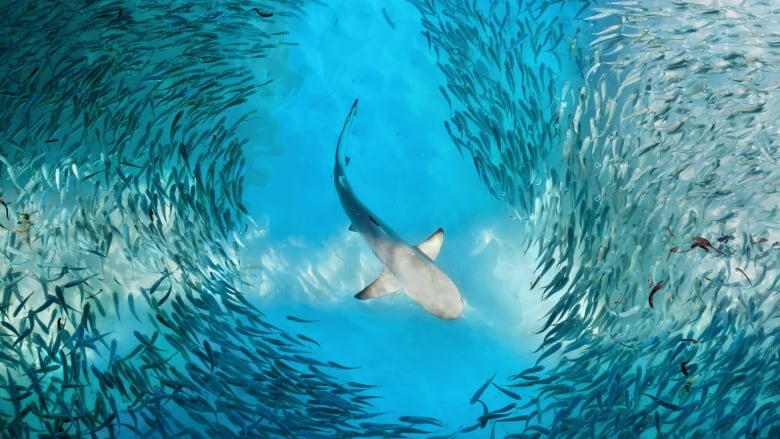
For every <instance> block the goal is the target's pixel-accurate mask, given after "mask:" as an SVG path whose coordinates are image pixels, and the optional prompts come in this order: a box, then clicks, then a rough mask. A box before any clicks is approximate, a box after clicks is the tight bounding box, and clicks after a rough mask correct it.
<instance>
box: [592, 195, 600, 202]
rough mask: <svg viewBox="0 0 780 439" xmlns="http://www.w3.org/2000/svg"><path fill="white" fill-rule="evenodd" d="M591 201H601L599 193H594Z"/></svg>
mask: <svg viewBox="0 0 780 439" xmlns="http://www.w3.org/2000/svg"><path fill="white" fill-rule="evenodd" d="M593 201H595V202H597V203H599V202H601V195H599V194H596V195H594V196H593Z"/></svg>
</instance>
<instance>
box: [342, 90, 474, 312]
mask: <svg viewBox="0 0 780 439" xmlns="http://www.w3.org/2000/svg"><path fill="white" fill-rule="evenodd" d="M357 105H358V100H357V99H355V102H354V103H353V104H352V107H351V109H350V111H349V114H348V115H347V118H346V120H345V121H344V126H343V127H342V128H341V132H340V133H339V137H338V142H337V144H336V160H335V165H334V166H333V180H334V183H335V185H336V192H337V193H338V196H339V200H340V201H341V206H342V207H343V208H344V212H346V214H347V216H348V217H349V219H350V221H351V222H352V224H351V225H350V227H349V229H350V230H352V231H353V232H357V233H359V234H360V235H361V236H362V237H363V239H365V241H366V243H367V244H368V246H369V247H370V248H371V251H372V252H373V253H374V255H376V257H377V258H378V259H379V260H380V261H382V264H384V269H383V271H382V273H381V274H380V275H379V277H378V278H377V279H376V280H375V281H374V282H372V283H371V284H369V285H368V286H366V287H365V288H363V290H361V291H360V292H359V293H357V294H355V298H357V299H360V300H368V299H376V298H380V297H384V296H387V295H390V294H394V293H396V292H399V291H403V292H405V293H406V295H407V296H409V297H410V298H411V299H412V300H414V301H415V302H417V303H418V304H420V305H421V306H422V307H423V308H424V309H425V310H426V311H428V312H430V313H431V314H433V315H435V316H437V317H440V318H442V319H445V320H455V319H457V318H458V317H460V316H461V314H463V308H464V303H463V297H462V296H461V294H460V290H458V287H457V286H456V285H455V283H454V282H453V281H452V280H451V279H450V278H449V277H448V276H447V275H446V274H445V273H444V272H443V271H442V270H441V269H440V268H439V267H438V266H436V264H435V263H434V261H435V260H436V257H437V256H438V255H439V250H440V249H441V245H442V243H443V242H444V231H443V230H442V229H441V228H439V229H438V230H436V231H435V232H433V234H431V236H430V237H428V239H426V240H425V241H423V242H421V243H420V244H418V245H416V246H411V245H409V244H408V243H407V242H406V241H404V240H403V239H402V238H401V237H400V236H399V235H398V233H396V232H395V231H394V230H393V229H392V228H390V226H388V225H387V224H386V223H385V222H384V221H382V220H381V219H380V218H379V217H378V216H377V215H376V214H375V213H374V212H372V211H371V210H370V209H369V208H368V207H367V206H366V205H365V204H363V202H361V201H360V199H358V197H357V196H356V195H355V193H354V191H353V190H352V186H351V185H350V184H349V180H348V179H347V175H346V172H345V171H346V167H347V165H348V164H349V157H347V156H346V155H345V152H344V143H345V142H346V137H347V135H348V132H349V128H350V126H351V125H352V120H353V119H354V118H355V115H356V114H357Z"/></svg>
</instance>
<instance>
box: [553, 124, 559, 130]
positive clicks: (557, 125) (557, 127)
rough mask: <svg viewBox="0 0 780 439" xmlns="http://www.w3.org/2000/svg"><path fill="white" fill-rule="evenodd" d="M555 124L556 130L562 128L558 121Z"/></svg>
mask: <svg viewBox="0 0 780 439" xmlns="http://www.w3.org/2000/svg"><path fill="white" fill-rule="evenodd" d="M553 126H554V127H555V129H556V130H557V129H559V128H560V125H559V124H558V122H555V124H553Z"/></svg>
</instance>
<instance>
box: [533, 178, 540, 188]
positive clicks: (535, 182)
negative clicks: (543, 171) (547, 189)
mask: <svg viewBox="0 0 780 439" xmlns="http://www.w3.org/2000/svg"><path fill="white" fill-rule="evenodd" d="M534 184H535V185H537V186H541V185H542V179H541V178H537V179H536V181H534Z"/></svg>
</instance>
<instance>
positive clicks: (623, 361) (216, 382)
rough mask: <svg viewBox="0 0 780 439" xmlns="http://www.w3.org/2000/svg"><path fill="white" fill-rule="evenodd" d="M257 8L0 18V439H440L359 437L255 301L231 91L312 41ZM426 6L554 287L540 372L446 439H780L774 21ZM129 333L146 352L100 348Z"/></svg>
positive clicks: (495, 182) (336, 383)
mask: <svg viewBox="0 0 780 439" xmlns="http://www.w3.org/2000/svg"><path fill="white" fill-rule="evenodd" d="M266 3H267V4H268V5H272V6H273V8H269V9H268V10H267V11H266V10H265V9H260V8H258V9H260V11H261V12H262V13H263V14H260V13H258V12H256V11H253V10H252V7H250V6H246V5H245V4H244V2H238V1H226V2H222V3H221V4H220V6H219V7H217V8H215V7H214V6H213V2H210V1H197V0H196V1H192V2H188V3H186V4H183V5H182V6H177V7H171V5H170V4H169V3H167V2H156V1H149V2H143V3H142V4H139V5H133V6H132V7H130V6H127V5H126V4H125V2H122V1H115V2H100V1H92V2H90V1H76V2H58V3H56V5H54V4H50V3H47V2H12V3H8V4H4V5H3V6H2V7H1V8H0V12H1V13H2V14H1V15H0V20H1V21H2V23H3V26H2V27H0V34H2V38H0V53H2V54H3V55H4V59H5V60H6V62H4V65H3V68H4V69H5V71H4V75H2V76H0V103H2V107H3V110H2V112H0V118H1V120H0V122H2V126H3V135H2V139H0V142H2V149H1V150H0V151H1V153H2V155H0V171H1V172H2V174H1V175H0V190H1V191H2V192H1V193H0V196H1V197H2V204H3V209H2V210H0V226H1V227H2V230H0V240H2V250H3V259H4V260H3V263H2V265H0V268H2V273H0V276H2V302H0V315H2V322H0V324H1V327H0V332H1V334H0V344H2V349H0V361H1V363H0V364H2V366H3V370H2V373H0V398H1V399H2V403H0V431H2V435H3V437H20V438H21V437H44V438H45V437H51V438H54V437H136V436H140V435H144V436H146V435H150V436H153V437H158V436H159V437H193V438H197V437H204V438H205V437H289V438H298V437H307V438H318V437H322V438H326V437H327V438H330V437H410V436H415V435H417V436H420V435H425V434H427V433H426V432H427V431H428V430H432V429H427V428H426V429H423V427H436V428H437V429H438V428H439V427H441V425H440V424H441V423H440V422H439V421H438V420H436V419H435V418H430V417H426V416H422V414H409V415H403V416H401V417H399V418H398V421H399V422H374V421H372V419H373V418H375V417H377V416H379V415H380V414H379V413H377V412H376V411H375V410H374V409H373V407H372V405H371V403H370V401H371V399H372V398H373V397H375V395H371V394H368V393H366V392H368V391H369V390H371V391H373V390H376V389H373V390H372V387H371V386H370V385H367V384H361V383H354V382H344V381H342V380H341V379H340V378H339V377H338V372H339V370H340V369H343V368H344V367H345V366H342V365H340V364H339V363H337V362H334V361H328V360H320V359H317V358H315V357H313V356H312V354H311V350H310V347H311V345H313V344H314V343H316V341H314V340H313V339H311V340H312V342H308V343H302V342H301V341H308V339H310V337H308V336H306V335H305V334H300V333H302V332H303V331H304V330H305V328H303V327H301V328H299V329H296V331H295V332H292V333H288V332H286V331H285V330H283V329H280V328H279V327H277V326H274V325H273V324H272V323H271V322H270V321H268V319H267V317H266V316H265V315H264V314H263V313H262V312H261V310H259V309H257V308H256V307H255V306H253V305H252V304H251V303H250V302H249V301H248V300H247V299H246V298H245V297H244V295H243V293H242V289H243V288H245V287H248V285H247V283H246V280H245V279H244V276H243V274H242V272H241V267H240V263H239V261H238V259H237V256H236V254H237V241H238V239H239V237H240V233H241V231H242V230H244V228H245V226H246V223H247V221H248V220H247V217H246V215H247V211H246V208H245V207H244V206H243V204H242V202H241V196H242V193H243V176H242V169H243V168H244V167H245V162H246V158H245V157H244V156H243V152H242V147H243V146H244V145H245V144H246V142H247V140H246V139H243V138H240V137H239V135H238V133H237V132H238V129H239V128H240V127H241V126H242V124H244V123H246V121H247V120H248V119H249V118H250V116H251V112H250V110H249V109H248V108H246V106H245V103H246V100H247V99H248V98H249V97H251V96H252V95H253V94H254V93H256V91H257V89H258V88H261V87H262V86H263V84H267V82H265V81H257V80H256V78H255V77H254V76H253V74H252V73H251V72H250V71H249V70H248V69H247V68H246V67H244V66H242V64H241V63H238V62H236V61H237V60H244V59H248V58H249V59H263V58H264V57H265V56H267V54H268V53H269V52H272V51H278V50H283V49H284V45H285V44H293V43H292V42H291V41H289V40H288V38H289V37H290V36H289V35H288V34H287V32H286V31H285V26H284V22H285V21H286V20H290V21H294V20H304V19H305V14H304V13H303V10H304V4H305V2H303V1H287V2H282V1H271V2H266ZM410 3H412V4H413V5H414V6H415V7H416V8H417V9H418V10H419V12H420V15H421V20H422V25H423V27H422V29H423V30H422V35H421V38H425V39H426V40H427V44H428V47H429V49H430V54H431V57H432V58H433V59H434V60H435V61H434V62H436V63H437V66H438V68H439V69H440V70H441V72H442V73H443V74H444V77H445V80H446V83H445V85H444V86H442V87H440V88H439V90H440V92H441V93H442V97H443V99H444V101H443V102H444V105H447V106H448V108H449V109H450V111H451V117H450V118H449V120H447V121H444V122H443V125H444V129H445V130H447V132H448V133H449V136H450V138H451V140H452V142H453V144H454V146H455V147H456V148H457V151H459V153H460V154H461V155H463V156H464V157H466V158H467V159H469V160H471V161H472V162H473V164H474V169H475V171H476V172H477V174H478V175H479V176H480V179H481V180H482V182H483V183H484V185H485V188H486V190H488V191H490V193H491V194H493V196H494V197H495V198H497V199H500V200H503V201H505V202H506V203H507V204H508V205H509V206H511V207H512V212H513V213H512V214H511V220H513V221H515V222H516V224H517V225H518V232H517V239H518V240H521V241H524V243H525V244H527V249H528V250H529V251H535V253H536V255H537V257H538V258H539V268H537V273H535V275H536V276H539V277H537V278H536V279H537V281H535V282H534V286H536V283H537V282H538V283H539V287H538V288H536V289H534V290H533V291H531V292H530V293H528V294H540V295H541V297H542V298H544V299H545V300H548V301H550V302H551V304H552V305H551V308H550V311H549V313H548V314H547V315H545V316H540V317H541V318H540V320H539V330H540V334H541V335H542V337H543V340H544V341H543V342H542V344H541V346H539V350H538V351H537V354H538V357H537V358H539V359H540V363H544V365H536V366H532V367H530V368H528V369H525V370H523V371H518V373H517V374H515V375H513V376H511V377H508V378H503V377H499V376H497V377H495V379H491V380H489V381H488V382H486V384H485V385H483V386H481V387H479V388H478V389H477V392H476V393H475V394H474V397H473V398H472V399H473V400H474V401H469V400H468V397H467V398H465V400H464V401H452V404H469V403H470V402H479V403H480V405H481V406H482V407H483V413H482V415H481V416H479V417H477V418H475V419H474V420H473V423H466V425H464V426H463V427H462V429H461V430H460V431H462V432H467V431H483V430H484V431H491V432H495V428H496V425H499V424H500V425H502V426H503V428H505V429H509V430H510V431H512V433H510V434H507V435H506V436H505V437H507V438H510V437H583V436H586V437H640V436H644V437H647V436H658V437H706V436H712V435H716V436H723V437H743V436H744V437H780V414H778V413H777V411H776V410H775V407H777V406H778V404H780V401H778V395H780V388H778V386H779V385H780V384H778V383H780V381H778V380H777V377H778V376H780V354H778V350H777V349H776V344H777V340H776V339H777V338H778V336H780V326H778V325H777V324H776V323H775V322H776V319H777V318H778V317H780V312H779V311H778V307H779V306H780V301H778V299H777V297H776V296H777V294H776V291H777V287H778V282H780V267H778V257H777V256H778V254H780V253H776V252H778V251H780V243H778V240H780V238H778V237H777V233H776V230H777V228H778V227H779V226H780V221H778V219H777V216H778V211H777V207H776V206H777V204H778V203H777V200H778V196H777V190H778V189H777V188H778V185H777V182H778V178H777V177H778V176H777V175H776V174H777V173H778V171H777V166H776V164H777V160H778V154H777V153H776V145H775V143H776V142H774V139H775V138H776V127H775V125H774V124H775V120H774V119H776V117H774V116H776V115H777V114H779V113H778V108H777V105H779V104H778V102H780V99H775V97H776V95H777V94H778V93H780V92H778V87H777V81H778V79H779V76H780V75H778V72H777V71H776V70H777V67H776V66H777V65H778V61H780V59H779V58H780V39H778V37H777V35H776V34H775V33H773V30H772V27H773V26H775V27H776V26H777V25H778V21H779V20H780V7H778V6H774V5H772V4H771V3H770V2H759V1H756V2H745V3H749V5H746V6H741V3H740V4H737V2H733V3H734V4H732V3H729V4H728V5H721V6H719V7H713V6H706V5H704V4H703V3H704V2H702V4H697V3H694V2H678V1H666V0H652V1H649V2H639V1H631V0H627V1H615V2H611V1H602V0H600V1H593V2H578V1H573V2H562V1H552V2H532V1H511V2H501V1H492V2H488V3H487V4H484V5H483V4H479V5H478V4H477V3H476V2H470V1H462V0H435V1H434V0H427V1H425V0H410ZM271 11H272V15H269V14H271ZM261 20H262V21H261ZM239 36H240V37H239ZM224 37H232V38H231V41H235V42H234V43H232V44H223V43H222V41H224ZM567 69H569V70H567ZM561 71H564V72H565V71H570V72H572V74H570V75H569V74H566V75H561V74H559V72H561ZM95 145H98V146H99V149H96V147H95ZM722 237H729V238H728V239H721V238H722ZM187 255H198V256H197V257H192V256H187ZM107 267H108V268H107ZM109 268H110V269H109ZM661 286H662V287H663V288H661ZM518 288H525V286H518ZM648 302H650V303H651V304H653V306H652V307H651V306H650V304H649V303H648ZM116 320H120V321H121V322H122V325H127V326H128V327H129V328H132V329H130V330H128V331H127V333H126V334H118V333H115V332H111V331H104V330H103V329H102V327H103V326H104V325H102V324H101V323H103V322H114V321H116ZM288 320H289V321H291V322H293V323H302V322H305V321H306V319H304V318H299V317H292V318H288ZM304 326H305V325H304ZM110 327H112V328H114V327H116V325H115V324H111V325H110ZM300 335H303V337H300ZM128 343H129V345H128ZM689 362H690V363H689ZM681 364H683V365H685V364H687V367H682V369H683V371H684V373H681ZM180 365H183V366H180ZM490 373H492V371H486V372H485V375H486V376H490ZM475 379H476V380H480V379H484V377H476V378H475ZM489 384H492V385H493V386H492V387H490V386H489ZM518 389H522V390H523V391H524V392H525V391H527V390H529V389H530V390H531V391H532V393H533V395H534V397H533V398H531V399H530V400H529V401H525V400H520V398H519V396H520V395H519V394H517V393H515V391H516V390H518ZM380 390H381V389H380ZM488 392H490V393H491V395H493V394H495V395H497V396H498V397H501V398H503V399H505V400H506V403H502V404H497V405H496V407H500V408H496V407H488V405H487V404H486V403H485V402H484V401H483V400H482V399H480V398H481V397H482V395H483V394H485V395H487V394H488ZM515 396H517V398H515ZM491 405H492V404H491ZM502 405H503V406H502ZM456 434H457V433H456ZM444 437H446V436H444Z"/></svg>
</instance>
